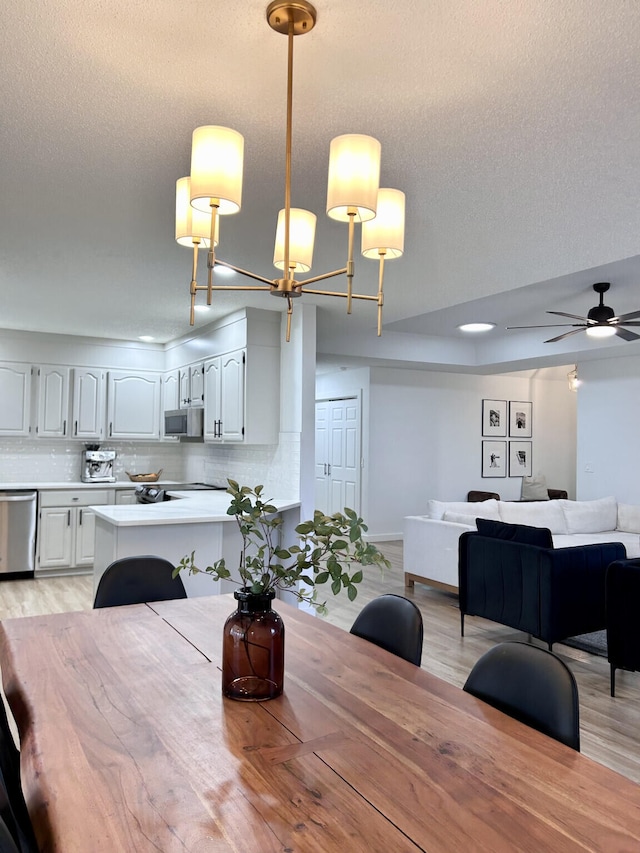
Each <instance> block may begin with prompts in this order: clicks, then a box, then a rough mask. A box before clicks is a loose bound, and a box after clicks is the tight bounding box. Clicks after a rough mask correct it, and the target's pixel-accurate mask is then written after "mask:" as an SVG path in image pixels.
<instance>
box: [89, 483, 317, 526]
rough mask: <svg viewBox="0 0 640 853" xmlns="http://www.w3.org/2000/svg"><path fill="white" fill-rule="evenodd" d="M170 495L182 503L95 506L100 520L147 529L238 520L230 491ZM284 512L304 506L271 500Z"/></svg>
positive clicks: (287, 501)
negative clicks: (229, 511) (232, 512)
mask: <svg viewBox="0 0 640 853" xmlns="http://www.w3.org/2000/svg"><path fill="white" fill-rule="evenodd" d="M167 492H168V494H170V495H172V496H175V497H176V498H179V499H180V500H172V501H162V502H160V503H156V504H127V505H120V506H92V507H91V509H92V511H93V512H95V514H96V516H97V517H98V518H101V519H103V520H104V521H106V522H108V523H110V524H112V525H114V526H115V527H131V526H137V527H145V526H147V525H154V524H199V523H203V522H218V521H234V522H235V517H234V516H233V515H227V509H228V508H229V504H230V502H231V497H230V496H229V495H228V494H227V493H226V491H211V492H207V491H195V492H194V491H188V492H172V491H171V490H169V489H167ZM269 503H270V504H273V505H274V506H275V507H276V508H277V509H278V510H279V511H280V512H283V511H284V510H287V509H293V508H294V507H297V506H300V503H299V501H296V500H290V499H288V500H287V499H277V498H274V499H273V500H269Z"/></svg>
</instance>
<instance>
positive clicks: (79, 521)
mask: <svg viewBox="0 0 640 853" xmlns="http://www.w3.org/2000/svg"><path fill="white" fill-rule="evenodd" d="M82 512H83V511H82V510H80V517H79V518H78V524H80V525H82Z"/></svg>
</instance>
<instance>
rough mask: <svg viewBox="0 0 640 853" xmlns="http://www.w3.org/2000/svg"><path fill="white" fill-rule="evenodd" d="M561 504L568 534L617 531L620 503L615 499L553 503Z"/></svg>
mask: <svg viewBox="0 0 640 853" xmlns="http://www.w3.org/2000/svg"><path fill="white" fill-rule="evenodd" d="M552 503H554V504H559V505H560V507H561V508H562V512H563V513H564V517H565V519H566V522H567V533H604V532H605V531H608V530H615V529H616V524H617V523H618V502H617V501H616V499H615V498H614V497H608V498H599V499H598V500H595V501H564V500H562V501H552Z"/></svg>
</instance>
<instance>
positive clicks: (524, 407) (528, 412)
mask: <svg viewBox="0 0 640 853" xmlns="http://www.w3.org/2000/svg"><path fill="white" fill-rule="evenodd" d="M532 410H533V404H532V403H523V402H521V401H519V400H511V402H510V403H509V437H510V438H531V416H532V413H533V412H532Z"/></svg>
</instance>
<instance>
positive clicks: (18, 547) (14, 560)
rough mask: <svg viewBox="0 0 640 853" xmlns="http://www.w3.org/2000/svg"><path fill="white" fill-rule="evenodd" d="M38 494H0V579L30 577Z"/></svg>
mask: <svg viewBox="0 0 640 853" xmlns="http://www.w3.org/2000/svg"><path fill="white" fill-rule="evenodd" d="M37 496H38V493H37V492H27V491H21V490H20V491H19V490H16V491H3V492H0V579H2V580H8V579H9V577H12V578H18V577H33V573H34V570H35V553H36V499H37Z"/></svg>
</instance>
